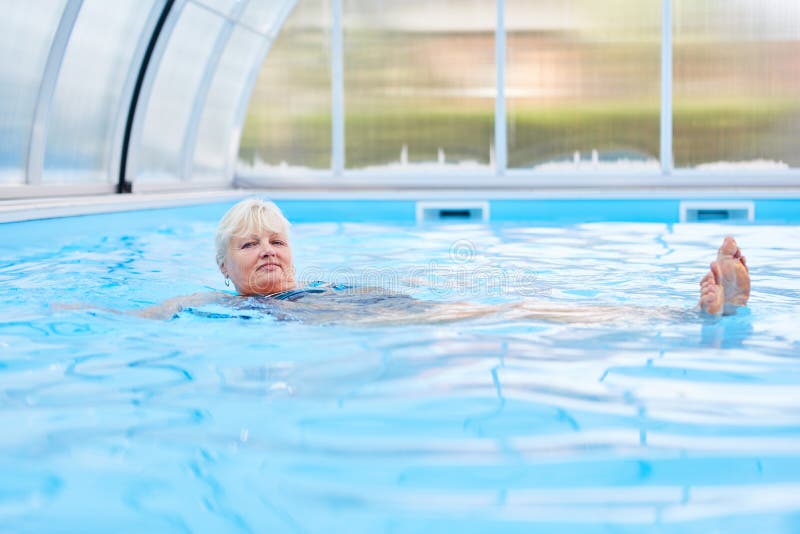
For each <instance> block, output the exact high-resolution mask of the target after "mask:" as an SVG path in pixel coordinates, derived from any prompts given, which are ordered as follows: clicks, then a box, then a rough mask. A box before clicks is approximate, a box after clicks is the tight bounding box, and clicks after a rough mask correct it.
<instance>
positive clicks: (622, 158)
mask: <svg viewBox="0 0 800 534" xmlns="http://www.w3.org/2000/svg"><path fill="white" fill-rule="evenodd" d="M506 20H507V21H508V22H507V26H508V38H507V54H506V79H505V96H506V109H507V121H508V124H507V138H508V165H509V167H512V168H529V169H535V170H537V171H570V172H580V171H582V170H583V171H586V170H589V171H592V170H598V169H601V168H613V169H615V170H622V169H626V170H629V169H637V170H644V171H652V172H657V171H658V170H659V168H660V167H659V161H658V159H659V151H660V106H661V2H658V1H653V0H648V1H644V2H643V1H641V0H610V1H608V2H597V1H595V0H508V1H507V2H506Z"/></svg>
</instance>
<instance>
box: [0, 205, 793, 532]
mask: <svg viewBox="0 0 800 534" xmlns="http://www.w3.org/2000/svg"><path fill="white" fill-rule="evenodd" d="M221 211H222V210H221V208H219V207H208V208H197V209H194V210H190V211H186V210H183V211H181V210H175V211H158V212H153V214H151V216H149V217H139V218H138V220H139V221H140V222H139V223H138V227H137V229H136V231H135V232H131V231H129V230H128V229H127V227H126V225H125V223H126V222H128V221H129V220H130V217H131V216H123V215H118V216H114V215H108V216H96V217H88V218H83V219H81V218H78V219H64V220H53V221H42V222H36V223H20V224H13V225H3V226H0V231H2V232H3V236H2V237H3V239H2V240H0V241H2V242H0V250H1V251H2V255H0V258H2V260H1V261H0V284H1V285H2V288H3V290H2V292H1V293H0V427H2V428H3V429H4V430H3V431H2V432H0V530H2V531H12V532H16V531H25V532H28V531H81V532H87V531H97V532H107V531H115V532H118V531H122V532H141V531H143V530H145V529H156V530H157V531H175V532H184V531H198V532H219V531H234V532H236V531H241V532H274V531H280V532H294V531H298V532H305V531H316V532H363V531H369V532H375V531H401V532H402V531H414V532H417V531H437V532H438V531H464V532H472V531H488V532H495V531H498V532H499V531H523V532H532V531H542V532H553V531H564V530H567V531H574V532H633V531H642V530H653V531H657V532H755V531H757V532H797V531H799V530H800V360H798V353H800V350H799V349H800V329H798V327H797V324H798V321H797V316H798V313H800V306H799V305H798V302H800V260H798V258H800V256H799V255H798V253H797V243H798V237H800V231H799V229H798V227H797V226H794V225H774V226H768V225H739V226H724V225H717V224H663V223H613V222H598V223H591V224H567V225H565V226H552V225H544V224H542V225H538V224H532V223H530V222H529V223H514V222H511V221H509V222H502V223H493V224H490V225H462V226H458V225H448V226H428V227H422V226H416V225H413V224H407V223H402V224H393V225H392V224H388V223H387V224H384V223H380V224H377V223H368V222H360V223H359V222H353V223H313V222H302V223H298V224H296V225H295V226H294V228H293V234H292V243H293V247H294V254H295V262H296V264H297V267H298V271H299V273H300V275H301V276H302V277H303V278H306V279H309V280H327V281H331V282H341V283H348V284H363V285H382V286H385V287H387V288H390V289H393V290H396V291H401V292H403V293H406V294H409V295H411V296H413V297H415V298H418V299H421V300H426V301H435V302H438V303H450V304H451V305H453V306H456V307H458V306H460V305H461V303H465V302H466V303H475V304H481V305H492V306H497V307H498V309H504V308H503V307H504V306H509V305H513V303H517V302H520V301H525V300H527V301H529V302H533V301H535V302H537V303H541V304H542V305H558V306H563V305H568V306H575V307H576V308H579V309H590V310H591V308H592V307H593V306H601V305H602V306H610V307H612V308H619V309H621V310H626V309H628V310H637V312H636V313H634V314H633V315H631V314H625V313H622V314H620V315H619V316H615V315H614V314H611V315H610V316H609V317H608V319H607V320H604V321H602V322H593V321H592V320H590V319H591V314H588V315H586V316H585V317H586V320H583V319H581V320H575V321H571V322H559V321H553V320H544V319H525V318H518V319H509V317H508V316H505V315H503V314H502V313H498V314H496V315H487V316H484V317H480V318H473V319H468V320H460V321H455V322H450V323H441V324H426V323H425V322H420V323H417V324H407V325H391V324H387V325H381V326H364V325H358V324H348V323H347V321H338V322H337V321H333V322H326V323H324V324H316V323H314V322H313V321H306V322H298V321H278V320H276V319H275V318H274V317H272V316H269V315H263V316H259V315H256V316H253V317H252V318H250V319H246V320H245V319H236V318H233V319H225V318H217V319H214V318H209V317H203V316H199V315H196V314H191V313H183V314H180V315H179V316H178V317H176V318H175V319H173V320H170V321H153V320H147V319H142V318H139V317H137V316H135V315H132V314H130V313H127V312H130V311H134V310H137V309H141V308H143V307H146V306H148V305H151V304H155V303H158V302H161V301H163V300H164V299H166V298H168V297H172V296H175V295H180V294H189V293H193V292H197V291H206V290H211V289H215V290H222V289H225V287H224V285H223V283H222V276H221V275H220V274H219V273H218V272H217V270H216V266H215V264H214V260H213V257H214V254H213V244H212V241H213V232H214V228H215V224H216V219H217V217H218V216H219V215H220V213H221ZM728 233H732V234H734V235H735V236H736V237H737V239H738V241H739V243H740V245H741V246H742V248H743V250H744V252H745V254H746V255H747V257H748V263H749V264H750V266H751V274H752V280H753V294H752V297H751V302H750V306H749V308H748V309H747V310H745V311H742V312H740V313H739V314H737V315H736V316H732V317H726V318H723V319H720V320H711V319H708V318H704V317H702V316H700V315H699V314H697V313H696V312H695V311H694V310H693V309H692V307H693V305H694V303H695V302H696V298H697V290H698V281H699V279H700V277H701V276H702V275H703V274H704V270H705V269H706V268H707V265H708V262H709V261H711V260H712V259H713V257H714V249H715V247H716V246H717V245H718V243H719V242H720V241H721V238H722V237H723V236H724V235H726V234H728ZM652 310H656V311H653V312H652V313H650V311H652Z"/></svg>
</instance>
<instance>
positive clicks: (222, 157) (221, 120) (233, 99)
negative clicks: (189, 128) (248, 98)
mask: <svg viewBox="0 0 800 534" xmlns="http://www.w3.org/2000/svg"><path fill="white" fill-rule="evenodd" d="M264 46H265V37H263V36H262V35H260V34H257V33H254V32H252V31H250V30H248V29H245V28H242V27H237V28H236V29H234V31H233V34H232V35H231V37H230V40H229V41H228V44H227V46H226V47H225V52H224V53H223V55H222V57H221V58H220V62H219V65H218V67H217V71H216V73H215V75H214V80H213V82H212V84H211V88H210V90H209V92H208V97H207V99H206V104H205V108H204V109H203V115H202V119H201V121H200V126H199V131H198V135H197V144H196V147H195V151H194V166H193V169H192V179H193V180H202V181H215V180H224V179H228V178H229V177H226V176H225V170H226V166H227V163H228V156H229V153H230V150H231V147H232V146H233V145H234V144H235V142H236V141H237V140H238V136H239V133H240V132H237V131H234V119H235V115H236V111H237V109H238V104H239V101H238V97H239V96H240V95H241V94H242V89H243V87H244V85H245V83H246V82H247V76H248V74H249V73H250V69H251V68H252V66H253V63H254V62H256V61H258V60H259V59H260V53H261V52H263V50H264ZM234 136H235V137H236V138H234ZM234 156H235V155H234Z"/></svg>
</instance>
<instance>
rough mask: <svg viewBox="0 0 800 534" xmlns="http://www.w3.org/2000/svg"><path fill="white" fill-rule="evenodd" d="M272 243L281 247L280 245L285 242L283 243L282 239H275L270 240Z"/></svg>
mask: <svg viewBox="0 0 800 534" xmlns="http://www.w3.org/2000/svg"><path fill="white" fill-rule="evenodd" d="M272 244H273V245H275V246H277V247H282V246H284V245H285V244H286V243H284V242H283V241H279V240H275V241H273V242H272Z"/></svg>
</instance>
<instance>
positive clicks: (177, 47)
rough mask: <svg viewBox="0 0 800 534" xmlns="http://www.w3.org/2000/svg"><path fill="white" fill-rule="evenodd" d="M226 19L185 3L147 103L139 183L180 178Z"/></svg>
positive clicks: (139, 153) (136, 177) (137, 162)
mask: <svg viewBox="0 0 800 534" xmlns="http://www.w3.org/2000/svg"><path fill="white" fill-rule="evenodd" d="M224 22H225V19H224V18H222V17H220V16H219V15H216V14H214V13H212V12H210V11H208V10H207V9H205V8H202V7H198V6H197V5H195V4H192V3H189V4H186V6H185V7H184V9H183V12H182V13H181V15H180V19H179V20H178V22H177V25H176V27H175V29H174V30H173V32H172V35H170V39H169V42H168V45H167V48H166V50H165V52H164V56H163V58H162V60H161V64H160V65H159V68H158V76H157V77H156V79H155V82H154V84H153V88H152V93H151V95H150V99H149V101H148V107H147V112H146V115H145V119H144V123H143V125H142V132H141V141H140V143H141V144H140V147H139V151H138V154H137V159H136V175H135V179H136V181H142V182H148V181H156V182H163V181H177V180H179V179H180V178H181V174H182V172H181V171H182V154H183V151H182V150H183V140H184V138H185V133H186V127H187V125H188V122H189V119H190V117H191V113H192V109H193V107H194V105H195V96H196V92H197V89H198V87H199V86H200V84H201V82H202V78H203V76H204V75H205V74H206V65H207V63H208V58H209V57H210V56H211V54H212V50H213V47H214V45H215V43H216V42H217V36H218V34H219V32H220V30H221V29H222V26H223V23H224Z"/></svg>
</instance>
